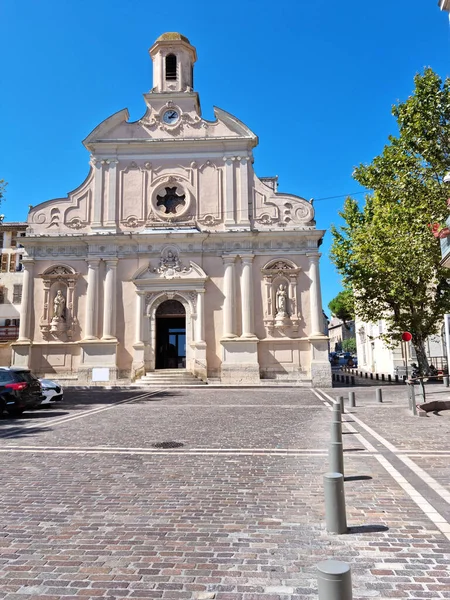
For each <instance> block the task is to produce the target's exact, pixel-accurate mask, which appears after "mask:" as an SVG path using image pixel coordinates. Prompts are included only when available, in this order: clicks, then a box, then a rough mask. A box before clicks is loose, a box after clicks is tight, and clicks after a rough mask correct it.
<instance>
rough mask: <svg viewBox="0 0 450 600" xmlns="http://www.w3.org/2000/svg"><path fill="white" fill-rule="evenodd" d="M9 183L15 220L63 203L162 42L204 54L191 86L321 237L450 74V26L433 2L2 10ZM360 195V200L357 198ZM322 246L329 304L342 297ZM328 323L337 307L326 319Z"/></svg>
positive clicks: (128, 3)
mask: <svg viewBox="0 0 450 600" xmlns="http://www.w3.org/2000/svg"><path fill="white" fill-rule="evenodd" d="M0 22H1V23H2V35H1V37H0V56H1V71H0V74H1V78H2V79H1V93H0V119H1V122H0V137H1V141H2V143H1V148H0V178H4V179H6V180H7V181H8V182H9V185H8V189H7V199H6V201H5V202H4V203H3V205H2V207H1V209H0V210H1V212H3V213H4V214H5V215H6V217H5V220H6V221H12V220H25V219H26V215H27V211H28V205H29V204H32V205H36V204H38V203H40V202H43V201H45V200H48V199H50V198H54V197H61V196H65V195H66V194H67V192H69V191H70V190H72V189H74V188H75V187H77V186H78V185H79V184H80V183H81V182H82V181H83V180H84V178H85V176H86V174H87V172H88V158H89V157H88V152H87V150H85V148H84V147H83V146H82V144H81V140H82V139H83V138H84V137H86V135H87V134H88V133H89V132H90V131H91V130H92V129H93V128H94V127H95V126H96V125H98V123H100V122H101V121H102V120H103V119H105V118H106V117H107V116H109V115H111V114H112V113H114V112H116V111H117V110H120V109H121V108H125V107H127V108H128V109H129V111H130V117H131V119H132V120H135V119H138V118H139V117H141V116H142V115H143V113H144V102H143V99H142V94H143V93H144V92H146V91H148V90H149V89H150V88H151V86H152V80H151V61H150V58H149V56H148V48H149V47H150V46H151V45H152V43H153V42H154V40H155V39H156V38H157V37H158V36H159V35H160V34H161V33H163V32H165V31H179V32H181V33H183V34H184V35H186V36H187V37H188V38H189V39H190V41H191V43H192V44H193V45H194V46H196V48H197V53H198V57H199V58H198V62H197V64H196V70H195V88H196V90H197V91H198V92H199V93H200V98H201V104H202V110H203V115H204V116H205V117H206V118H209V119H211V118H213V113H212V107H213V105H216V106H219V107H220V108H223V109H224V110H226V111H228V112H231V113H233V114H235V115H236V116H237V117H238V118H239V119H241V120H242V121H244V122H245V123H246V124H247V125H248V126H249V127H250V128H251V129H253V131H254V132H255V133H256V134H257V135H258V136H259V140H260V144H259V147H258V148H257V149H256V151H255V170H256V173H257V174H258V175H260V176H269V175H278V176H279V184H280V187H279V189H280V191H285V192H289V193H294V194H298V195H300V196H303V197H305V198H308V199H309V198H315V199H316V203H315V208H316V219H317V225H318V227H320V228H324V229H329V227H330V224H331V223H336V224H337V223H339V218H338V214H337V213H338V210H339V209H340V208H341V207H342V204H343V202H344V198H343V197H341V198H334V199H328V200H321V199H322V198H329V197H330V196H343V195H346V194H350V193H353V192H358V191H360V188H359V187H358V185H357V184H356V183H355V182H354V181H353V180H352V171H353V167H354V166H355V165H357V164H359V163H360V162H368V161H371V160H372V158H373V157H374V156H375V155H376V154H378V153H379V152H380V151H381V150H382V148H383V145H384V144H385V142H386V139H387V136H388V135H389V134H390V133H395V132H396V124H395V122H394V119H393V118H392V117H391V114H390V110H391V106H392V104H393V103H394V102H396V101H397V100H404V99H405V98H406V97H407V96H408V95H409V94H410V93H411V91H412V89H413V77H414V74H415V73H416V72H418V71H421V70H422V69H423V67H424V66H431V67H432V68H433V69H434V70H435V71H437V72H438V73H439V74H440V75H441V76H443V77H445V76H447V74H448V72H449V68H450V28H449V23H448V18H447V15H446V14H444V13H441V12H440V11H439V9H438V6H437V0H430V1H425V0H409V1H408V2H398V1H395V0H377V2H376V3H374V2H371V3H370V4H369V3H368V2H362V1H361V0H359V1H357V0H345V1H344V2H328V3H327V2H319V1H317V0H308V1H306V0H297V1H293V0H290V1H285V2H282V1H281V2H269V1H267V0H258V1H256V0H255V1H253V0H240V1H239V2H237V1H236V0H234V1H233V0H229V1H228V2H211V1H210V0H208V1H206V0H196V1H193V2H190V3H188V2H182V1H181V0H171V1H170V2H154V1H153V2H150V1H148V0H147V1H145V0H122V1H119V0H95V2H93V1H92V0H72V1H68V0H66V1H65V2H61V0H39V2H38V1H36V0H2V2H1V4H0ZM358 197H359V198H363V196H362V195H360V196H358ZM330 241H331V235H330V233H327V234H326V236H325V242H324V244H323V246H322V251H323V259H322V261H321V273H322V292H323V300H324V307H327V305H328V302H329V301H330V300H331V299H332V298H333V297H334V296H335V295H336V293H337V292H338V291H339V290H340V283H339V277H338V275H337V274H336V273H335V271H334V269H333V267H332V265H331V264H330V261H329V259H328V252H329V247H330ZM326 310H327V309H326Z"/></svg>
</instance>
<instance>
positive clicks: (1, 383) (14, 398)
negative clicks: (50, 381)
mask: <svg viewBox="0 0 450 600" xmlns="http://www.w3.org/2000/svg"><path fill="white" fill-rule="evenodd" d="M41 400H42V389H41V384H40V382H39V379H38V378H37V377H35V376H34V375H33V373H32V372H31V371H30V369H26V368H24V367H0V413H3V411H5V410H6V412H7V413H8V414H9V415H11V416H13V417H17V416H19V415H21V414H22V413H23V412H24V411H25V410H29V409H31V408H36V407H37V406H39V404H40V403H41Z"/></svg>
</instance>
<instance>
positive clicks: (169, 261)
mask: <svg viewBox="0 0 450 600" xmlns="http://www.w3.org/2000/svg"><path fill="white" fill-rule="evenodd" d="M191 270H192V267H190V266H189V267H186V266H184V265H183V264H182V263H181V261H180V257H179V254H178V250H177V249H176V248H171V247H166V248H163V250H162V252H161V257H160V259H159V266H158V267H156V268H154V269H153V272H154V273H159V274H160V275H162V276H163V277H164V278H165V279H173V278H174V277H181V276H182V275H183V274H187V273H190V272H191Z"/></svg>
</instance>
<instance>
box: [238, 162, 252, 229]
mask: <svg viewBox="0 0 450 600" xmlns="http://www.w3.org/2000/svg"><path fill="white" fill-rule="evenodd" d="M238 160H239V207H238V219H237V220H238V223H241V224H244V225H249V223H250V221H249V214H248V159H247V157H246V156H244V158H240V157H238Z"/></svg>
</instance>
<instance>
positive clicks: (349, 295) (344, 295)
mask: <svg viewBox="0 0 450 600" xmlns="http://www.w3.org/2000/svg"><path fill="white" fill-rule="evenodd" d="M328 308H329V309H330V311H331V312H332V314H333V315H334V316H335V317H337V318H338V319H340V320H341V321H343V322H344V325H345V323H346V322H347V321H351V320H352V319H354V318H355V301H354V298H353V292H352V291H351V290H343V291H342V292H339V294H338V295H337V296H336V297H335V298H333V300H331V301H330V302H329V304H328Z"/></svg>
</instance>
